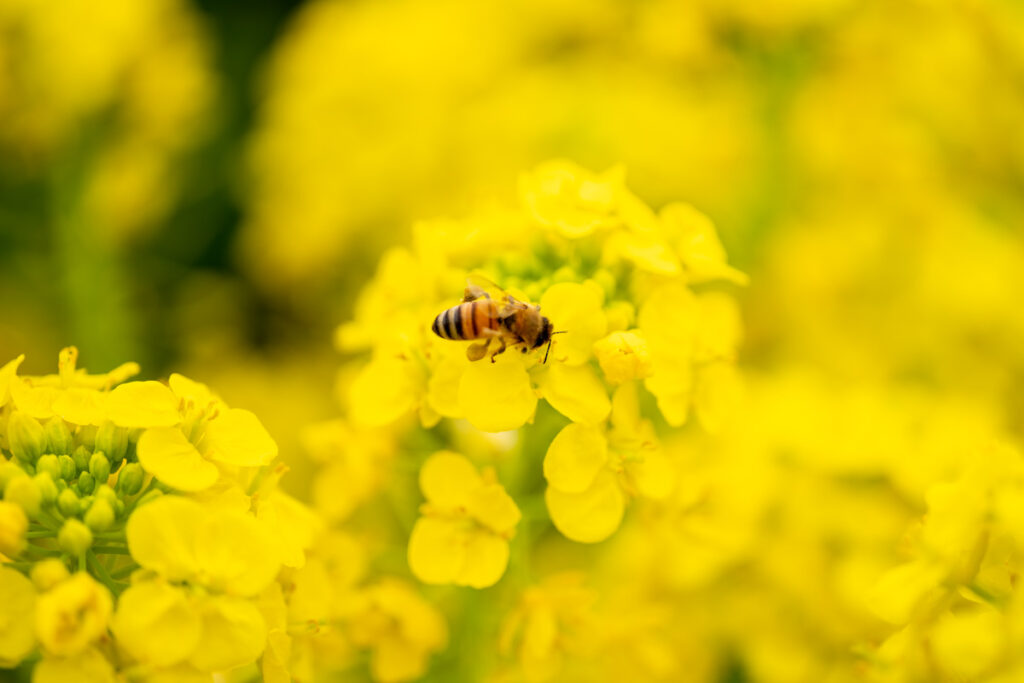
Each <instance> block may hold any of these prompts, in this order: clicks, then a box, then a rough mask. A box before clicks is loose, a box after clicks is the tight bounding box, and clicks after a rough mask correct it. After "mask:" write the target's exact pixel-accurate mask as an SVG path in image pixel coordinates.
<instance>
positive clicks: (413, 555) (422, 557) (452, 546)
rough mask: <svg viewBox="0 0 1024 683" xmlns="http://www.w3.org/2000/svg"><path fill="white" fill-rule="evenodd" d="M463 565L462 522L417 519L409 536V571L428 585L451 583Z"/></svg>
mask: <svg viewBox="0 0 1024 683" xmlns="http://www.w3.org/2000/svg"><path fill="white" fill-rule="evenodd" d="M465 563H466V528H465V523H464V522H456V521H452V520H448V519H440V518H435V517H420V518H419V519H418V520H416V524H415V525H414V526H413V528H412V534H410V536H409V569H411V570H412V573H413V575H414V576H415V577H416V578H417V579H419V580H420V581H422V582H423V583H429V584H448V583H454V582H455V579H456V578H457V577H458V576H459V574H460V572H461V571H462V568H463V566H464V565H465Z"/></svg>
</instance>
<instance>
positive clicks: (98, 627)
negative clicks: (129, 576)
mask: <svg viewBox="0 0 1024 683" xmlns="http://www.w3.org/2000/svg"><path fill="white" fill-rule="evenodd" d="M112 609H113V600H112V598H111V596H110V592H109V591H108V590H107V589H106V588H105V587H104V586H102V585H100V584H98V583H97V582H96V580H95V579H93V578H92V577H91V576H89V575H88V574H86V573H85V572H78V573H77V574H74V575H72V576H71V577H70V578H68V579H67V580H66V581H63V582H61V583H59V584H57V585H56V586H54V587H53V588H51V589H50V590H48V591H46V592H45V593H42V594H40V595H39V598H38V600H37V601H36V608H35V619H36V636H37V637H38V638H39V643H40V644H41V645H42V646H43V647H44V648H46V652H47V653H49V654H51V655H55V656H57V657H68V656H73V655H78V654H81V653H82V652H83V651H85V650H86V648H87V647H89V646H90V645H91V644H93V643H94V642H96V640H97V639H99V638H100V637H102V636H103V635H104V634H105V633H106V632H107V625H108V623H109V621H110V615H111V612H112Z"/></svg>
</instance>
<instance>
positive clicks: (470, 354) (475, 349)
mask: <svg viewBox="0 0 1024 683" xmlns="http://www.w3.org/2000/svg"><path fill="white" fill-rule="evenodd" d="M490 345H491V340H490V339H484V340H483V341H479V342H476V343H475V344H470V345H469V346H467V347H466V358H468V359H470V360H471V361H473V360H480V359H481V358H483V357H484V356H486V355H487V347H488V346H490Z"/></svg>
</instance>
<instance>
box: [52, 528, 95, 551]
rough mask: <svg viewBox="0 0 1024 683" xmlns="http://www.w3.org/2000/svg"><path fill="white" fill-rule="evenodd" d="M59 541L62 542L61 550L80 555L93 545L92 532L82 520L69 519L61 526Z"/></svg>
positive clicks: (58, 535)
mask: <svg viewBox="0 0 1024 683" xmlns="http://www.w3.org/2000/svg"><path fill="white" fill-rule="evenodd" d="M57 543H59V544H60V547H61V550H63V551H64V552H66V553H68V554H69V555H72V556H73V557H78V556H79V555H81V554H82V553H84V552H85V551H86V550H88V549H89V548H90V547H91V546H92V532H91V531H89V527H87V526H86V525H85V524H83V523H82V522H81V521H79V520H77V519H69V520H67V521H66V522H64V526H62V527H61V528H60V532H59V533H58V534H57Z"/></svg>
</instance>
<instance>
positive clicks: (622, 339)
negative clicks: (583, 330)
mask: <svg viewBox="0 0 1024 683" xmlns="http://www.w3.org/2000/svg"><path fill="white" fill-rule="evenodd" d="M594 355H595V356H597V362H598V363H600V364H601V372H603V373H604V377H605V379H607V380H608V381H609V382H611V383H612V384H621V383H622V382H626V381H628V380H631V379H643V378H644V377H648V376H650V374H651V351H650V348H648V346H647V340H646V339H644V337H643V334H642V333H641V332H640V330H629V331H628V332H624V331H620V332H612V333H611V334H609V335H608V336H607V337H604V338H603V339H599V340H597V341H596V342H594Z"/></svg>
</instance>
